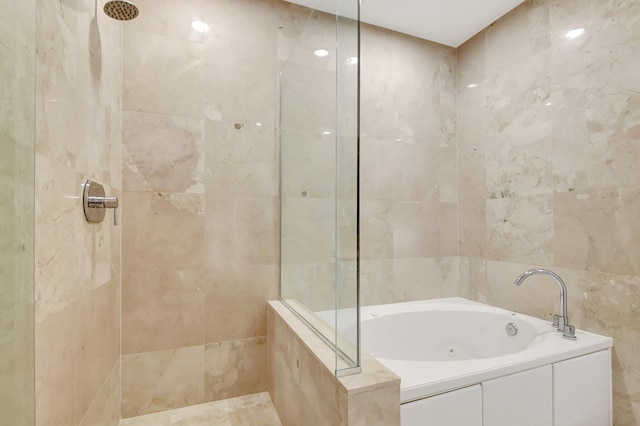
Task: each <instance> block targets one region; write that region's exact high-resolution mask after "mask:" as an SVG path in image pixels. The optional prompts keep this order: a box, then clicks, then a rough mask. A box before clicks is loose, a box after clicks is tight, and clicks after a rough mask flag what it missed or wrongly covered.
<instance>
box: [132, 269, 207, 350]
mask: <svg viewBox="0 0 640 426" xmlns="http://www.w3.org/2000/svg"><path fill="white" fill-rule="evenodd" d="M204 286H205V279H204V270H198V269H194V270H178V271H145V272H137V273H127V274H123V276H122V353H123V354H125V355H126V354H135V353H139V352H151V351H158V350H163V349H174V348H180V347H183V346H196V345H202V344H204V328H205V290H204V288H205V287H204Z"/></svg>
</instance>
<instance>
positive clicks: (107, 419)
mask: <svg viewBox="0 0 640 426" xmlns="http://www.w3.org/2000/svg"><path fill="white" fill-rule="evenodd" d="M119 423H120V360H119V359H118V361H116V364H115V365H114V366H113V368H112V369H111V373H109V376H108V377H107V379H106V380H105V382H104V383H103V384H102V387H101V388H100V391H99V392H98V394H97V395H96V397H95V399H94V400H93V402H92V403H91V406H90V407H89V410H88V411H87V414H86V415H85V416H84V417H83V419H82V421H81V422H80V426H117V425H118V424H119Z"/></svg>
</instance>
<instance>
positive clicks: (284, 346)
mask: <svg viewBox="0 0 640 426" xmlns="http://www.w3.org/2000/svg"><path fill="white" fill-rule="evenodd" d="M267 323H268V332H267V334H268V337H267V377H268V383H267V388H268V390H269V393H270V395H271V398H272V400H273V403H274V405H275V407H276V410H277V411H278V414H279V415H280V418H281V420H282V423H283V425H285V426H288V425H299V424H314V425H332V426H335V425H341V426H346V425H355V424H374V423H376V422H382V424H385V425H389V426H393V425H399V424H400V379H399V378H398V376H396V375H395V374H394V373H392V372H391V371H389V370H388V369H387V368H386V367H384V366H383V365H382V364H380V363H379V362H378V361H376V360H375V359H373V358H371V357H369V356H366V355H364V354H363V356H362V372H361V373H360V374H355V375H351V376H345V377H340V378H337V377H336V376H335V375H334V369H335V353H334V352H333V350H332V349H331V348H330V347H328V346H327V345H326V344H325V343H324V342H323V341H322V340H321V339H320V338H319V337H318V336H317V335H316V334H315V333H314V332H313V331H311V330H310V329H309V328H308V327H307V325H306V324H304V323H303V322H302V320H300V319H299V318H298V317H297V316H296V315H295V314H294V313H293V312H291V311H290V310H289V309H288V308H287V307H286V306H285V305H284V304H283V303H282V302H280V301H274V302H269V305H268V311H267Z"/></svg>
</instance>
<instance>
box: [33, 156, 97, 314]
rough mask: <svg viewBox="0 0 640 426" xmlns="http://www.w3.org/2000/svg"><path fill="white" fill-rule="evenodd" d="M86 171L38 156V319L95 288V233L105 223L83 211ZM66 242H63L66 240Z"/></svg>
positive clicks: (36, 276) (36, 208)
mask: <svg viewBox="0 0 640 426" xmlns="http://www.w3.org/2000/svg"><path fill="white" fill-rule="evenodd" d="M83 183H84V181H83V179H82V176H81V175H79V174H78V173H77V172H76V171H74V170H73V169H70V168H69V167H67V166H65V165H62V164H60V163H58V162H56V161H52V160H50V159H48V158H47V157H45V156H44V155H41V154H38V155H37V156H36V200H35V234H36V235H37V238H36V240H35V266H36V268H35V292H36V311H35V314H36V321H37V322H42V321H43V320H44V319H45V318H46V317H47V316H48V315H50V314H52V313H54V312H56V311H58V310H60V309H62V308H64V307H65V306H67V305H69V304H70V303H72V302H73V301H75V300H78V299H79V298H81V297H82V296H83V295H85V294H86V293H87V292H88V291H89V289H90V288H91V287H92V272H93V271H92V259H91V257H90V256H88V255H87V253H91V252H92V247H93V241H92V234H93V230H94V229H95V228H96V227H102V226H104V225H105V224H104V223H101V224H96V225H93V224H88V223H87V222H86V220H85V218H84V216H83V214H82V199H81V194H82V184H83ZM62 241H64V242H66V243H65V244H61V242H62Z"/></svg>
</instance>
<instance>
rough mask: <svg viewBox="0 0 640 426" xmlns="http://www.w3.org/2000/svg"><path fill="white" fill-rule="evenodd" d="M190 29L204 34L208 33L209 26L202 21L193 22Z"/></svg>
mask: <svg viewBox="0 0 640 426" xmlns="http://www.w3.org/2000/svg"><path fill="white" fill-rule="evenodd" d="M191 28H193V29H194V30H195V31H198V32H199V33H206V32H207V31H209V25H207V23H206V22H204V21H193V22H192V23H191Z"/></svg>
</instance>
